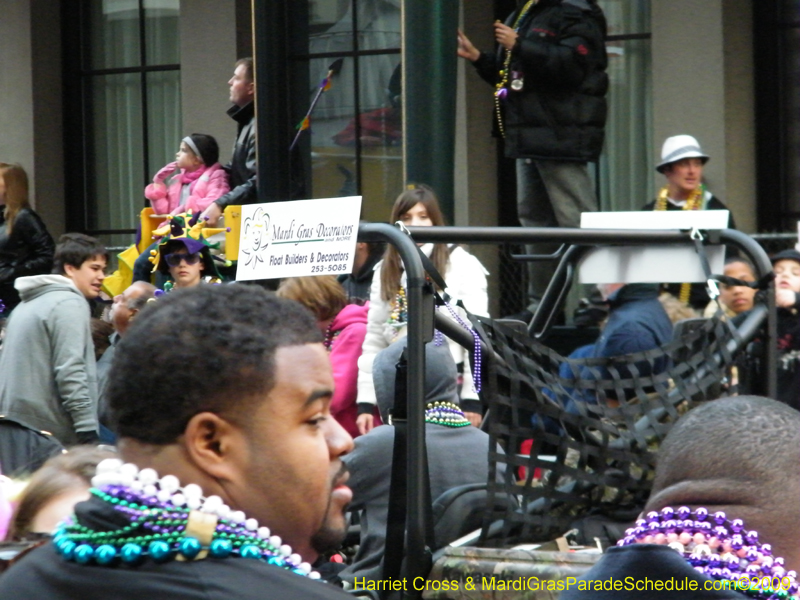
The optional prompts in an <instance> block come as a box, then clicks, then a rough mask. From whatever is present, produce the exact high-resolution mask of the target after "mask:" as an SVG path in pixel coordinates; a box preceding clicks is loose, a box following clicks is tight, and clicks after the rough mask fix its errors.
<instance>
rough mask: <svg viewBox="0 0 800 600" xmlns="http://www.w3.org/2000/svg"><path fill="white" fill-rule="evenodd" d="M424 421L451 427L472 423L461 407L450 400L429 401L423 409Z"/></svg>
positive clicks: (465, 425)
mask: <svg viewBox="0 0 800 600" xmlns="http://www.w3.org/2000/svg"><path fill="white" fill-rule="evenodd" d="M425 422H426V423H432V424H434V425H442V426H443V427H453V428H459V427H467V426H469V425H472V423H470V422H469V419H467V417H466V416H464V413H463V412H462V411H461V409H460V408H459V407H458V406H457V405H455V404H453V403H452V402H432V403H430V404H429V405H428V408H426V409H425Z"/></svg>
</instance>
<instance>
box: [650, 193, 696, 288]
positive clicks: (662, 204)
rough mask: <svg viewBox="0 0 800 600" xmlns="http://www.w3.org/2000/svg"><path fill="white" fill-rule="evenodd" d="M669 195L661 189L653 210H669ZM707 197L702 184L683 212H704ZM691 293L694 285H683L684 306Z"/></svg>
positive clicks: (684, 206)
mask: <svg viewBox="0 0 800 600" xmlns="http://www.w3.org/2000/svg"><path fill="white" fill-rule="evenodd" d="M667 194H668V190H667V188H666V186H665V187H663V188H661V190H660V191H659V192H658V200H657V201H656V205H655V207H653V210H667V197H668V196H667ZM705 195H706V186H705V185H703V184H702V183H701V184H700V185H699V186H697V188H695V190H694V191H693V192H692V195H691V196H689V198H688V199H687V200H686V204H684V205H683V209H682V210H702V208H703V205H704V204H705V202H704V200H705ZM691 293H692V284H691V283H682V284H681V291H680V293H679V294H678V299H679V300H680V301H681V302H683V303H684V304H689V298H690V297H691Z"/></svg>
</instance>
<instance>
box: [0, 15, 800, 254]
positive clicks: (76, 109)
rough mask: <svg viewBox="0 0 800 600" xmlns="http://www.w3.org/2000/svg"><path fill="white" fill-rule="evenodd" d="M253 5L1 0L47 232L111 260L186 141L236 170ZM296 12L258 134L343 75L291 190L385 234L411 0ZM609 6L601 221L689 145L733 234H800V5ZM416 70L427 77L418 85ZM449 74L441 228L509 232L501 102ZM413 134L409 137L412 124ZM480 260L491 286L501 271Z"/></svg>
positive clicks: (5, 144) (485, 19) (12, 135)
mask: <svg viewBox="0 0 800 600" xmlns="http://www.w3.org/2000/svg"><path fill="white" fill-rule="evenodd" d="M261 1H267V0H261ZM274 1H275V2H276V4H275V6H276V7H286V6H287V5H288V3H285V2H277V0H274ZM250 4H251V3H250V2H249V0H248V1H245V0H225V1H223V2H220V1H219V0H183V1H182V2H181V1H180V0H60V1H57V0H7V1H5V2H4V3H3V9H4V13H3V18H2V19H0V56H2V57H3V58H2V61H1V62H0V86H2V89H3V92H4V93H3V103H2V107H3V110H2V111H0V133H1V134H2V135H0V160H3V161H6V162H9V161H10V162H19V163H21V164H22V165H23V166H24V167H25V168H26V170H28V172H29V173H30V175H31V181H32V184H33V188H34V189H33V197H34V204H35V206H36V209H37V210H38V211H39V212H40V213H41V214H42V216H43V218H44V220H45V221H46V223H47V225H48V227H49V228H50V230H51V231H52V232H53V233H54V234H58V233H61V232H63V231H66V230H81V231H86V232H88V233H91V234H95V235H98V236H99V237H101V238H103V239H105V240H106V241H107V242H109V243H110V244H111V245H113V246H121V245H125V244H127V243H130V241H131V240H132V239H133V235H134V232H135V228H136V215H137V214H138V211H139V210H140V209H141V207H143V206H144V205H145V201H144V197H143V195H142V189H143V188H144V186H145V185H146V183H147V182H148V181H149V180H150V178H151V177H152V176H153V174H154V173H155V171H157V170H158V169H159V168H160V167H161V166H162V165H163V164H165V163H167V162H169V161H170V160H172V157H173V156H174V153H175V151H176V150H177V148H178V144H179V142H180V139H181V138H182V137H183V136H184V135H187V134H189V133H192V132H202V133H210V134H212V135H214V136H215V137H216V138H217V140H218V141H219V144H220V148H221V160H222V161H223V162H224V161H226V160H227V159H228V157H229V153H230V148H231V143H232V141H233V137H234V132H235V127H234V123H233V122H232V121H231V120H230V119H229V118H228V117H227V116H226V115H225V110H226V109H227V108H228V106H229V103H228V101H227V98H228V91H227V90H228V87H227V81H228V79H229V77H230V75H231V73H232V69H233V64H234V62H235V60H236V58H237V57H239V56H242V55H247V54H250V53H252V48H253V41H252V40H253V30H252V26H251V22H252V16H251V12H250ZM294 4H297V5H301V4H302V5H303V10H299V9H297V8H296V7H295V8H293V9H292V12H291V13H288V12H287V14H286V23H287V30H286V31H287V32H288V33H287V36H288V41H289V44H288V47H287V50H286V53H285V54H283V55H281V56H276V57H275V60H280V61H284V62H282V63H281V65H283V66H285V68H284V69H283V72H285V73H288V75H287V76H286V80H285V81H280V82H278V84H279V85H280V86H281V87H282V90H278V92H279V93H282V94H285V97H286V98H288V102H287V103H286V107H288V108H286V107H284V109H283V110H281V111H276V112H275V114H269V115H268V116H267V118H269V119H275V120H280V122H282V123H284V124H286V125H287V127H286V128H287V129H291V131H292V132H294V126H295V125H297V124H299V123H300V121H301V120H302V118H303V116H304V115H305V112H306V110H307V109H308V106H309V104H310V102H311V99H312V98H313V97H314V95H315V94H316V92H317V89H318V86H319V84H320V82H321V81H322V79H323V78H324V77H325V76H326V74H327V72H328V69H329V68H330V67H331V65H332V63H334V62H335V61H336V59H337V58H343V62H342V68H341V71H339V72H338V74H337V75H336V76H335V77H334V79H333V82H332V86H331V89H330V90H328V91H326V92H324V93H323V94H322V96H321V99H320V101H319V103H318V104H317V106H316V108H315V111H314V114H313V115H312V119H311V123H312V126H311V129H310V131H307V132H304V133H303V134H302V135H301V140H300V143H299V145H298V151H297V157H296V158H294V159H292V161H291V164H292V177H293V179H292V181H293V188H292V189H293V193H295V194H297V196H298V197H317V198H319V197H333V196H338V195H351V194H355V193H359V194H362V195H363V196H364V217H365V218H366V219H369V220H384V219H386V218H387V217H388V213H389V207H390V205H391V202H392V200H393V198H394V197H395V196H396V195H397V193H398V192H399V191H400V190H401V189H402V187H403V185H404V169H403V157H404V148H403V125H404V124H403V122H402V115H403V111H402V109H401V106H400V98H401V96H402V93H401V89H402V88H401V82H400V78H399V72H400V63H401V58H402V56H403V54H402V51H403V48H404V44H411V43H415V40H412V39H407V40H404V39H403V36H402V27H401V14H402V12H401V11H402V8H403V7H402V0H310V1H309V2H308V3H307V4H306V3H293V5H294ZM599 4H600V5H601V6H602V7H603V9H604V11H605V13H606V15H607V17H608V21H609V34H610V38H609V42H608V49H609V56H610V67H609V73H610V76H611V91H610V95H609V101H610V118H609V126H608V131H607V141H606V150H605V152H604V155H603V158H602V159H601V161H600V163H599V165H598V166H597V168H596V170H595V173H596V178H597V189H598V191H599V195H600V199H601V206H602V208H603V210H620V209H636V208H638V207H639V206H641V205H643V204H645V203H646V202H647V201H649V200H650V199H652V197H653V195H654V193H655V190H656V189H657V186H659V185H660V184H661V181H660V179H659V178H660V176H658V175H657V174H656V173H655V171H654V170H653V165H654V164H655V162H656V158H657V156H658V153H659V151H660V146H661V143H662V141H663V140H664V138H666V137H667V136H670V135H675V134H678V133H689V134H691V135H694V136H695V137H697V138H698V139H699V140H700V142H701V144H702V146H703V148H704V150H705V151H706V152H707V153H708V154H709V155H710V156H711V160H710V162H709V163H708V165H707V168H706V178H707V183H708V185H709V187H710V188H711V189H712V190H713V191H714V193H715V194H716V195H717V196H718V197H720V198H722V199H723V200H724V201H725V202H726V204H727V205H728V206H729V207H730V208H731V210H732V211H733V212H734V214H735V216H736V221H737V224H738V225H739V227H740V228H741V229H742V230H744V231H746V232H756V231H760V230H761V231H793V230H794V227H795V225H794V224H795V223H796V222H797V221H798V220H800V194H799V193H798V191H799V190H798V187H799V186H800V183H799V182H800V168H798V167H799V166H798V160H799V157H800V142H799V141H798V139H799V136H800V133H798V115H800V111H799V110H798V108H800V107H799V106H798V104H799V103H800V102H799V101H798V96H799V95H800V94H799V93H798V89H799V88H800V66H799V64H800V59H799V58H798V56H799V54H800V44H798V36H799V35H800V34H799V33H798V32H799V31H800V29H799V28H800V23H799V21H800V2H799V1H798V0H725V1H724V2H723V0H674V1H672V2H655V1H653V0H599ZM513 8H514V2H513V0H494V1H492V0H462V2H461V4H460V6H459V10H460V15H461V16H460V21H461V23H460V24H461V26H462V27H463V28H464V30H465V31H466V32H467V33H468V34H469V35H470V37H471V38H472V39H473V41H474V42H475V43H476V45H479V46H481V47H483V48H486V49H489V48H491V47H492V39H491V23H492V22H493V21H494V20H495V19H497V18H504V17H505V16H506V15H507V14H508V13H510V12H511V10H513ZM286 10H287V11H288V8H286ZM455 26H456V24H455V23H454V24H453V32H454V34H455ZM453 50H455V42H453ZM432 60H433V58H432ZM284 63H285V65H284ZM415 72H418V73H419V77H426V73H425V69H424V68H422V69H419V70H418V71H415ZM456 73H457V75H456V77H455V78H454V80H453V81H452V82H451V84H450V85H452V86H455V91H456V94H455V98H456V101H455V120H454V130H455V133H454V135H455V153H454V159H453V161H454V168H453V173H454V177H453V181H454V186H453V193H452V198H453V201H452V206H451V207H449V208H448V212H449V214H451V215H452V220H453V222H454V223H455V224H459V225H497V224H503V225H510V224H513V223H514V215H515V213H514V210H515V205H514V201H513V197H514V196H513V182H512V183H511V184H510V183H509V181H510V180H513V177H512V176H511V175H510V173H511V171H510V168H511V167H510V166H509V164H508V162H507V161H506V160H504V159H503V158H502V157H501V154H500V153H499V152H498V143H497V141H496V140H494V139H493V138H492V137H491V135H490V131H491V118H492V116H491V115H492V108H493V99H492V89H491V88H490V87H488V86H487V85H486V84H485V83H484V82H482V81H480V80H479V79H478V77H477V76H476V74H475V73H473V72H472V69H471V68H470V67H469V66H468V65H464V64H463V61H460V62H459V63H458V64H457V70H456ZM262 85H266V86H270V85H274V83H273V82H270V81H266V82H263V83H261V82H259V86H262ZM273 91H274V90H273ZM406 118H407V120H408V123H406V124H405V125H406V126H407V127H413V126H414V124H413V119H414V115H413V114H412V115H407V117H406ZM287 148H288V144H287ZM287 151H288V150H287ZM485 259H486V261H487V262H488V263H490V270H491V262H492V261H493V260H494V259H493V258H492V257H491V256H489V255H488V254H487V255H486V257H485Z"/></svg>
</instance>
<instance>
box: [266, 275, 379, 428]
mask: <svg viewBox="0 0 800 600" xmlns="http://www.w3.org/2000/svg"><path fill="white" fill-rule="evenodd" d="M278 296H281V297H283V298H288V299H289V300H295V301H297V302H299V303H300V304H302V305H303V306H305V307H306V308H307V309H308V310H310V311H311V312H312V313H314V317H315V318H316V319H317V326H318V327H319V329H320V331H321V332H322V334H323V335H324V336H325V338H324V340H323V343H324V344H325V348H327V350H328V356H329V358H330V361H331V367H332V368H333V382H334V390H333V398H332V399H331V414H332V415H333V416H334V418H335V419H336V420H337V421H338V422H339V424H340V425H341V426H342V427H344V428H345V429H346V430H347V432H348V433H349V434H350V435H351V436H352V437H354V438H355V437H358V435H359V432H358V426H357V425H356V418H357V417H358V408H357V406H356V395H357V393H358V391H357V389H358V388H357V380H358V357H359V356H361V346H362V345H363V344H364V336H365V335H366V333H367V312H368V311H369V304H366V305H364V306H361V305H358V304H347V294H346V293H345V291H344V288H343V287H342V286H341V284H340V283H339V282H338V281H337V280H336V277H334V276H333V275H321V276H319V277H289V278H287V279H284V280H283V281H281V285H280V287H279V288H278ZM376 413H377V411H376ZM375 419H376V423H377V424H380V422H381V421H380V416H378V415H377V414H376V415H375Z"/></svg>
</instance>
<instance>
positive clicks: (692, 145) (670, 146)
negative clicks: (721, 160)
mask: <svg viewBox="0 0 800 600" xmlns="http://www.w3.org/2000/svg"><path fill="white" fill-rule="evenodd" d="M684 158H701V159H703V164H705V163H706V162H707V161H708V155H707V154H703V150H702V148H700V144H698V143H697V140H696V139H694V138H693V137H692V136H690V135H673V136H672V137H668V138H667V139H666V140H665V141H664V145H663V146H662V147H661V162H660V163H658V165H656V171H658V172H659V173H663V172H664V167H666V166H667V165H668V164H670V163H674V162H675V161H678V160H681V159H684Z"/></svg>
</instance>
